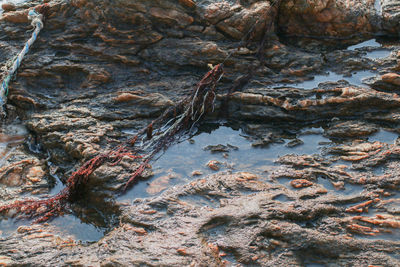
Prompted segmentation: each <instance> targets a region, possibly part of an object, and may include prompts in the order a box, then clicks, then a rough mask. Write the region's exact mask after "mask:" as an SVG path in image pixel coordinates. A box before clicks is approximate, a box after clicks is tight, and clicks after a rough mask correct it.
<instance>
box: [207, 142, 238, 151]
mask: <svg viewBox="0 0 400 267" xmlns="http://www.w3.org/2000/svg"><path fill="white" fill-rule="evenodd" d="M238 149H239V148H238V147H237V146H233V145H230V144H227V145H221V144H218V145H209V146H206V147H204V148H203V150H205V151H211V152H213V153H215V152H230V151H231V150H238Z"/></svg>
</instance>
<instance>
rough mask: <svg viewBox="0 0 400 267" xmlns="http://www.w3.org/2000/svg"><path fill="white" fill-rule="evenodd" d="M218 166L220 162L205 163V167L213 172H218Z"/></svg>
mask: <svg viewBox="0 0 400 267" xmlns="http://www.w3.org/2000/svg"><path fill="white" fill-rule="evenodd" d="M220 165H221V162H219V161H217V160H210V161H209V162H208V163H207V167H208V168H210V169H211V170H214V171H218V170H219V169H220Z"/></svg>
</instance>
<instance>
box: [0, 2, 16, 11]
mask: <svg viewBox="0 0 400 267" xmlns="http://www.w3.org/2000/svg"><path fill="white" fill-rule="evenodd" d="M1 8H2V9H3V10H4V11H6V12H7V11H15V9H16V8H15V5H14V4H13V3H4V4H2V5H1Z"/></svg>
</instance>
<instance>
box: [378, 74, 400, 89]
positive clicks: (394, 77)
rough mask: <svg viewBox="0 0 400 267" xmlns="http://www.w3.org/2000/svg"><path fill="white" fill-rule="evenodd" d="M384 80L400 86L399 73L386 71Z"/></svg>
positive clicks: (383, 76)
mask: <svg viewBox="0 0 400 267" xmlns="http://www.w3.org/2000/svg"><path fill="white" fill-rule="evenodd" d="M382 81H384V82H386V83H391V84H393V85H397V86H400V75H399V74H397V73H386V74H384V75H382Z"/></svg>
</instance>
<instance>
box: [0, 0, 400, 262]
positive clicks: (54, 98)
mask: <svg viewBox="0 0 400 267" xmlns="http://www.w3.org/2000/svg"><path fill="white" fill-rule="evenodd" d="M43 2H46V5H43V4H44V3H43ZM32 8H35V9H36V10H38V11H40V12H43V13H44V14H45V15H46V20H45V26H44V29H43V30H42V31H41V33H40V36H39V38H38V40H37V41H36V42H35V44H34V46H33V47H32V49H31V50H30V51H29V53H28V54H27V55H26V57H25V59H24V61H23V64H22V65H21V67H20V68H19V70H18V74H17V76H16V78H15V79H14V80H13V82H12V83H11V85H10V94H9V97H8V104H7V106H6V108H7V113H8V117H7V119H6V120H5V121H3V122H2V126H1V131H0V196H1V197H0V199H1V200H0V202H1V203H9V202H11V201H13V200H21V199H24V198H26V197H30V198H43V197H46V196H48V195H52V194H54V193H57V192H58V191H59V190H60V189H61V188H62V183H63V182H65V179H66V178H67V177H68V175H69V174H71V173H72V172H73V171H74V170H76V169H77V168H78V167H79V166H80V165H81V164H82V163H83V162H85V161H86V160H88V159H90V158H92V157H93V156H95V155H97V154H99V153H102V152H105V151H107V150H108V149H110V148H112V147H115V146H117V145H118V144H120V143H121V142H123V141H124V140H126V139H127V138H128V137H130V136H131V135H132V133H134V132H135V131H137V130H138V129H141V128H142V127H144V126H145V125H147V124H148V123H149V122H151V120H152V119H154V118H156V117H158V116H159V115H160V114H162V112H163V111H164V110H165V109H167V108H168V107H171V106H173V105H174V104H175V103H176V102H177V101H179V100H180V99H182V98H183V97H184V96H186V95H188V94H190V93H191V92H192V90H193V88H195V86H196V84H197V83H198V82H199V80H200V79H201V77H202V76H203V75H204V74H205V73H206V72H207V71H208V67H207V65H208V64H213V65H215V64H218V63H221V62H223V61H224V67H225V74H224V77H223V78H222V79H221V81H220V82H219V83H218V87H217V100H218V101H217V103H216V108H215V110H214V112H212V113H209V114H208V116H207V117H206V118H204V122H200V123H199V131H198V132H197V134H196V135H195V136H191V137H190V138H192V139H189V140H187V142H188V143H191V144H192V143H193V146H195V145H196V142H197V143H200V145H203V147H202V148H201V149H199V151H202V152H199V151H196V152H195V153H199V155H200V153H205V155H207V161H205V163H204V164H203V163H202V162H201V161H200V160H198V162H195V164H197V165H196V166H195V168H193V164H194V163H190V164H189V157H186V158H185V156H184V155H183V156H182V155H180V153H182V154H183V153H184V151H179V152H175V153H176V154H175V156H176V159H178V160H179V162H181V163H180V165H182V166H183V167H182V168H184V167H186V168H187V169H185V172H184V173H182V172H181V173H180V172H179V171H177V170H176V169H173V168H172V167H171V170H167V171H165V172H166V174H164V170H161V171H160V169H159V168H157V167H156V168H153V169H150V168H149V169H148V170H146V172H145V174H144V175H143V177H142V178H143V181H140V182H139V183H138V184H137V185H135V186H134V187H133V188H132V189H131V190H135V188H139V189H137V191H132V192H139V191H140V190H142V191H143V192H145V193H143V195H142V194H141V195H140V196H132V195H130V193H129V192H128V193H127V194H126V195H125V197H124V196H122V197H121V196H119V195H118V194H119V193H120V189H121V187H122V186H123V185H124V184H125V182H126V181H127V179H128V178H129V174H130V173H131V171H132V170H133V169H134V168H135V166H137V165H136V164H137V163H136V162H135V161H134V160H133V159H131V158H129V157H124V158H123V159H122V161H121V162H120V163H119V164H118V165H113V164H111V163H110V164H105V165H103V166H102V167H100V168H99V169H97V170H96V171H95V172H94V173H93V174H92V175H91V177H90V179H89V184H88V185H87V187H86V188H85V192H83V193H82V196H81V198H80V199H79V200H77V201H76V202H74V203H72V204H71V210H69V211H68V212H66V214H65V216H64V217H61V218H57V219H55V220H54V221H50V222H49V223H47V224H33V225H32V224H31V221H30V220H29V219H26V220H22V221H17V220H15V218H13V216H14V215H15V214H13V212H12V211H10V212H9V214H2V215H1V216H2V217H1V219H2V220H1V222H0V234H1V237H0V239H1V242H0V264H4V265H15V266H18V265H35V266H43V265H57V266H58V265H74V266H75V265H76V266H132V265H137V266H142V265H143V266H237V265H243V266H307V265H309V264H322V265H326V266H368V265H372V266H399V265H400V260H399V259H400V253H399V251H400V250H399V246H400V243H399V241H398V237H399V234H400V232H399V231H400V230H399V228H400V217H399V213H400V211H399V207H400V206H399V202H400V197H399V194H398V190H399V185H400V179H399V176H398V173H399V171H400V170H399V167H398V166H399V159H400V142H399V140H398V139H397V137H398V134H399V133H400V132H399V122H400V121H399V119H400V112H399V108H400V98H399V95H398V90H399V88H400V87H399V86H400V82H399V81H400V75H399V73H400V43H399V41H398V38H399V32H400V24H399V23H400V19H399V14H400V3H399V2H398V1H396V0H380V1H372V0H371V1H370V0H368V1H362V3H361V2H360V1H355V0H326V1H325V0H324V1H314V0H287V1H285V0H281V1H279V0H277V1H267V0H252V1H250V0H243V1H233V0H232V1H231V0H222V1H208V0H179V1H178V0H163V1H159V0H137V1H126V0H116V1H105V0H94V1H87V0H50V1H37V0H34V1H27V2H22V3H18V4H15V5H14V4H3V6H2V10H3V13H2V15H1V17H0V29H1V31H0V62H1V66H4V65H6V62H7V61H8V60H10V58H12V57H13V55H15V54H16V53H18V52H19V50H20V49H21V48H22V47H23V44H24V42H25V41H26V40H27V39H28V38H29V36H30V34H31V33H30V32H27V30H29V29H30V25H29V21H28V19H27V13H28V10H29V9H32ZM248 33H249V34H248ZM263 40H264V46H263V49H261V50H259V47H260V43H261V42H262V41H263ZM238 46H241V48H240V49H238ZM228 55H230V56H229V57H228ZM260 59H261V60H260ZM0 74H1V75H4V70H3V69H1V70H0ZM250 76H251V77H250ZM249 77H250V78H249ZM248 78H249V79H248ZM241 84H243V85H244V84H245V86H244V87H240V86H238V87H237V88H240V90H237V91H234V92H233V93H231V94H229V93H228V92H229V91H230V90H231V89H232V86H233V85H241ZM221 121H222V122H221ZM207 123H213V125H218V126H215V128H218V127H220V126H222V125H223V126H224V127H226V125H228V126H229V127H231V128H232V129H233V130H235V131H237V132H240V134H237V136H236V137H235V138H236V139H240V140H242V139H244V140H246V141H243V142H247V143H246V145H247V148H246V149H248V150H247V151H257V152H258V153H259V156H257V153H253V154H245V153H246V152H242V151H244V150H245V149H244V148H243V146H239V145H237V144H235V143H232V140H231V139H229V138H228V137H226V143H220V144H218V143H217V144H215V143H213V142H212V140H213V138H216V137H213V135H212V134H213V132H214V130H215V129H209V128H207V127H208V124H207ZM213 127H214V126H213ZM202 133H207V134H210V137H209V138H208V139H207V140H206V141H201V140H203V139H196V136H197V135H198V136H201V134H202ZM195 139H196V140H195ZM199 140H200V141H199ZM201 142H204V144H203V143H201ZM310 144H311V145H310ZM175 145H176V146H178V145H179V144H175ZM175 145H173V146H172V147H171V148H170V149H171V150H173V148H174V146H175ZM200 145H199V146H200ZM268 151H273V152H271V155H270V154H268V155H270V158H267V157H265V159H264V158H262V155H264V154H263V153H268ZM240 153H242V154H240ZM235 155H240V156H239V157H237V158H238V160H236V161H235V160H234V159H236V158H235V157H236V156H235ZM250 155H256V156H250ZM163 156H164V157H170V156H171V154H168V150H167V151H166V152H165V155H161V157H160V158H159V159H158V160H162V158H163ZM253 157H254V158H253ZM247 160H250V161H251V160H253V161H256V160H257V162H260V161H261V163H260V164H259V165H257V166H255V165H251V164H250V163H248V162H247ZM262 160H265V162H264V163H262V162H263V161H262ZM170 161H171V162H173V161H174V158H172V157H171V159H170ZM186 161H187V162H186ZM206 162H208V163H209V164H208V166H207V165H206ZM268 162H269V163H268ZM211 163H212V164H211ZM151 164H152V165H155V166H156V164H157V160H156V161H155V162H151ZM185 165H187V166H185ZM254 166H255V167H254ZM160 173H161V174H160ZM210 173H212V174H210ZM140 188H141V189H140ZM140 193H141V192H140ZM63 220H64V221H63ZM68 220H69V221H68ZM69 223H70V224H71V225H72V226H73V227H75V226H76V227H77V226H78V225H80V224H83V225H90V226H91V227H92V228H90V229H97V230H94V231H97V232H96V233H97V236H96V237H95V238H88V239H85V238H83V237H82V236H83V234H82V233H80V235H79V234H71V232H68V231H64V230H65V229H62V228H68V227H67V226H68V224H69ZM60 225H61V226H60ZM73 227H72V228H73ZM99 229H100V230H99ZM99 233H100V234H99ZM87 240H89V241H92V242H85V241H87ZM44 263H45V264H44Z"/></svg>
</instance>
